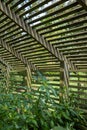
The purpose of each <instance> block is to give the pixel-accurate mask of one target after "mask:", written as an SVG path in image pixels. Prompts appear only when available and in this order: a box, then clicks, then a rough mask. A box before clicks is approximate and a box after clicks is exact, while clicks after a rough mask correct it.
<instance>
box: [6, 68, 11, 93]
mask: <svg viewBox="0 0 87 130" xmlns="http://www.w3.org/2000/svg"><path fill="white" fill-rule="evenodd" d="M9 86H10V68H9V67H8V66H7V67H6V87H7V93H8V91H9Z"/></svg>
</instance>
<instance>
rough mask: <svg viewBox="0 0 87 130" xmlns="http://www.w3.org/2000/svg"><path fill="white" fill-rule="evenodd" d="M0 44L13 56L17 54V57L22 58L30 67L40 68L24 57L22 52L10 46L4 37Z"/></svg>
mask: <svg viewBox="0 0 87 130" xmlns="http://www.w3.org/2000/svg"><path fill="white" fill-rule="evenodd" d="M0 45H1V46H2V47H3V48H5V49H6V50H7V51H9V52H10V53H11V54H12V55H13V56H15V57H16V58H17V59H19V60H21V62H22V63H24V64H25V65H26V64H27V65H29V66H30V68H32V69H34V70H36V69H38V68H37V67H36V66H35V65H33V64H32V63H31V62H29V61H28V60H27V59H26V58H24V57H23V56H22V55H21V53H18V52H17V51H15V49H14V48H12V47H11V46H9V45H8V44H7V43H6V42H5V41H4V40H3V39H0Z"/></svg>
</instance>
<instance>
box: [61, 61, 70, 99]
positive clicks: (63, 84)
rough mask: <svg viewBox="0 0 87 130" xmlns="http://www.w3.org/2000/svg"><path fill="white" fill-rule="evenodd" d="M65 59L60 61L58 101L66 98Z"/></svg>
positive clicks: (67, 75)
mask: <svg viewBox="0 0 87 130" xmlns="http://www.w3.org/2000/svg"><path fill="white" fill-rule="evenodd" d="M68 68H69V67H68V64H67V62H66V61H61V62H60V101H63V99H67V96H68V86H69V70H68Z"/></svg>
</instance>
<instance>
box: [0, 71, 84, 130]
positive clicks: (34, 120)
mask: <svg viewBox="0 0 87 130" xmlns="http://www.w3.org/2000/svg"><path fill="white" fill-rule="evenodd" d="M34 80H36V81H38V82H40V83H41V86H40V87H39V88H38V89H37V90H34V89H32V88H30V90H29V92H27V91H26V92H23V93H13V92H11V91H9V93H8V94H5V93H2V94H1V95H0V130H56V129H57V130H74V129H75V128H74V127H75V125H76V124H77V123H80V124H84V123H86V122H85V119H84V117H83V114H82V112H80V110H79V108H77V107H76V105H75V103H76V101H75V100H74V97H73V95H68V98H69V99H68V100H64V101H62V102H59V103H56V102H55V100H54V98H53V97H52V95H53V96H54V97H55V98H57V97H58V96H59V93H60V91H56V90H55V88H53V87H52V86H49V85H48V81H47V79H46V78H45V77H44V76H43V75H42V74H41V73H40V72H38V77H34ZM71 99H72V103H71Z"/></svg>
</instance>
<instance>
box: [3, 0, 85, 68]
mask: <svg viewBox="0 0 87 130" xmlns="http://www.w3.org/2000/svg"><path fill="white" fill-rule="evenodd" d="M0 57H1V58H2V59H3V60H4V61H5V62H6V63H7V64H9V65H11V66H13V67H16V66H19V67H24V66H25V65H26V64H29V65H30V67H31V68H33V69H37V68H38V69H43V70H44V69H48V68H49V69H52V68H58V67H59V65H60V61H66V62H68V64H69V66H70V69H72V68H73V69H86V68H87V6H86V2H85V1H84V0H42V1H39V0H30V1H28V0H18V1H15V0H13V1H11V0H0Z"/></svg>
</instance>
